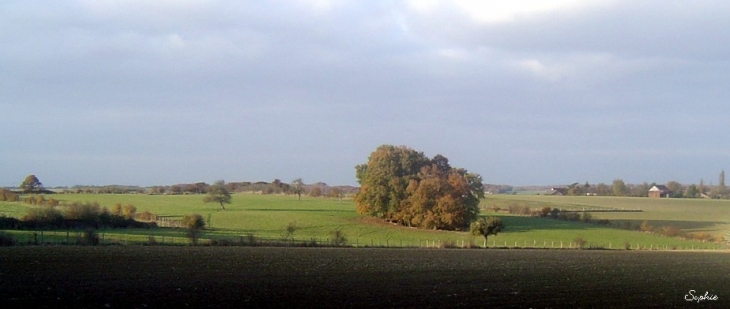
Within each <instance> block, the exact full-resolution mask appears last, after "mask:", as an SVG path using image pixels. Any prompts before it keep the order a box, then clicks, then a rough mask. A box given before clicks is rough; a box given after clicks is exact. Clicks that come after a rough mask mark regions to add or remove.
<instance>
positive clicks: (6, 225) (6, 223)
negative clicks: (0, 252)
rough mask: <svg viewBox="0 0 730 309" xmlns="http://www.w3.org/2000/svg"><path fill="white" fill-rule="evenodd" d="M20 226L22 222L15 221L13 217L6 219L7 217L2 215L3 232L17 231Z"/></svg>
mask: <svg viewBox="0 0 730 309" xmlns="http://www.w3.org/2000/svg"><path fill="white" fill-rule="evenodd" d="M19 224H20V221H19V220H18V219H15V218H13V217H6V216H5V215H0V229H3V230H13V229H17V228H18V225H19Z"/></svg>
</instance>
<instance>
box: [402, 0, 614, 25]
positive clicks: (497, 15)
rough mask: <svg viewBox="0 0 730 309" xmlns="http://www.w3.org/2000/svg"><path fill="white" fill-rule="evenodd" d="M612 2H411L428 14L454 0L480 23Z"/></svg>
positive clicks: (458, 0) (507, 20)
mask: <svg viewBox="0 0 730 309" xmlns="http://www.w3.org/2000/svg"><path fill="white" fill-rule="evenodd" d="M611 2H612V1H610V0H550V1H546V0H511V1H501V0H500V1H484V0H453V1H435V0H432V1H419V0H411V1H408V2H407V3H408V6H409V7H410V8H411V9H414V10H415V11H417V12H420V13H426V14H433V13H435V12H437V11H439V10H443V7H444V5H445V4H452V5H455V6H456V7H457V8H458V9H459V10H461V11H462V12H463V13H465V14H466V15H467V16H469V17H470V18H471V19H472V20H474V21H476V22H478V23H504V22H511V21H514V20H517V19H522V18H527V17H531V16H536V15H540V14H546V13H553V12H557V11H572V10H576V9H581V8H587V7H597V6H598V7H600V6H606V5H608V4H610V3H611Z"/></svg>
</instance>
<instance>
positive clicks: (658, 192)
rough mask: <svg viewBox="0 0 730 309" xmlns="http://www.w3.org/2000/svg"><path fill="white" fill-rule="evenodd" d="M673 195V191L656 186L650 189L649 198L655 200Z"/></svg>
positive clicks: (663, 186)
mask: <svg viewBox="0 0 730 309" xmlns="http://www.w3.org/2000/svg"><path fill="white" fill-rule="evenodd" d="M671 194H672V191H671V190H669V188H667V186H665V185H656V186H653V187H651V189H649V197H653V198H661V197H670V196H671Z"/></svg>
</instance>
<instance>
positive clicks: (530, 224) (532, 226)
mask: <svg viewBox="0 0 730 309" xmlns="http://www.w3.org/2000/svg"><path fill="white" fill-rule="evenodd" d="M500 219H502V222H504V225H505V227H506V231H509V232H525V231H530V230H537V229H540V230H589V229H600V228H613V229H624V228H622V226H624V224H625V223H624V222H628V223H630V224H631V226H632V227H638V226H640V225H641V224H642V223H643V222H644V221H645V220H641V219H636V220H612V221H611V222H610V224H609V225H599V224H595V223H584V222H578V221H564V220H557V219H549V218H536V217H521V216H500ZM646 221H648V223H649V224H650V225H651V226H653V227H654V228H660V227H663V226H674V227H676V228H678V229H680V230H685V231H710V232H714V231H719V230H720V228H719V226H722V225H727V223H726V222H720V221H683V220H646Z"/></svg>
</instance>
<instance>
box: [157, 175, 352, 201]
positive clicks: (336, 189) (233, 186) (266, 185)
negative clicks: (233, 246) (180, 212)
mask: <svg viewBox="0 0 730 309" xmlns="http://www.w3.org/2000/svg"><path fill="white" fill-rule="evenodd" d="M211 186H212V185H209V184H207V183H204V182H198V183H191V184H177V185H172V186H153V187H149V188H147V191H146V192H145V193H147V194H168V195H178V194H206V193H208V190H209V189H210V187H211ZM225 186H226V190H228V192H249V193H258V194H292V195H299V196H300V197H301V195H303V194H308V195H310V196H315V197H317V196H331V197H337V196H340V195H341V194H348V193H354V192H355V191H357V188H354V187H351V186H328V185H327V184H326V183H321V182H318V183H314V184H309V185H307V184H305V183H304V182H303V181H302V179H301V178H297V179H295V180H294V181H292V183H291V184H288V183H285V182H282V181H281V180H279V179H274V180H273V181H272V182H265V181H258V182H248V181H244V182H227V183H226V184H225Z"/></svg>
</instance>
